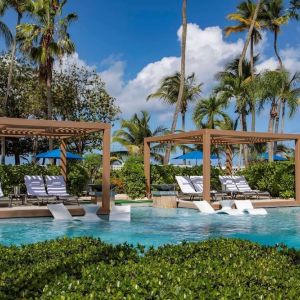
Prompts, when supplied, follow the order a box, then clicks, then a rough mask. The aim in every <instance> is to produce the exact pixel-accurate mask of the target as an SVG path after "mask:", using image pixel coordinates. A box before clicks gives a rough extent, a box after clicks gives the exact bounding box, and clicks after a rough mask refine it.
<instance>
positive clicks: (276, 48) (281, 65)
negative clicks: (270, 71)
mask: <svg viewBox="0 0 300 300" xmlns="http://www.w3.org/2000/svg"><path fill="white" fill-rule="evenodd" d="M277 39H278V32H277V30H274V45H273V46H274V52H275V55H276V57H277V59H278V63H279V67H280V70H282V69H283V64H282V60H281V57H280V55H279V52H278V47H277Z"/></svg>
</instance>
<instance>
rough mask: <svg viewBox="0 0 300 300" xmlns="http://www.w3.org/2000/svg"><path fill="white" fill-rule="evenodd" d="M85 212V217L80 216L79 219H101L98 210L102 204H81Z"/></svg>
mask: <svg viewBox="0 0 300 300" xmlns="http://www.w3.org/2000/svg"><path fill="white" fill-rule="evenodd" d="M81 206H82V208H83V210H84V212H85V214H84V216H83V217H78V218H77V219H79V220H84V221H99V220H100V218H99V217H98V215H97V212H98V211H99V208H100V206H99V205H98V204H86V205H81Z"/></svg>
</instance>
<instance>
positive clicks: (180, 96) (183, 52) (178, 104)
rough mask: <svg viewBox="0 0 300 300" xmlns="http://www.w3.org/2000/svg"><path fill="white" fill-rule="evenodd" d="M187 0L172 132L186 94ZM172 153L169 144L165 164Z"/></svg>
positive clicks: (183, 9)
mask: <svg viewBox="0 0 300 300" xmlns="http://www.w3.org/2000/svg"><path fill="white" fill-rule="evenodd" d="M186 6H187V0H182V36H181V69H180V86H179V93H178V99H177V102H176V108H175V112H174V116H173V121H172V126H171V133H173V132H174V131H175V130H176V126H177V120H178V115H179V112H180V108H181V103H182V99H183V94H184V82H185V57H186V37H187V16H186ZM170 154H171V145H169V144H168V145H167V149H166V153H165V157H164V164H168V162H169V159H170Z"/></svg>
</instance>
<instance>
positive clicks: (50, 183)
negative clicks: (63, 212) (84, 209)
mask: <svg viewBox="0 0 300 300" xmlns="http://www.w3.org/2000/svg"><path fill="white" fill-rule="evenodd" d="M46 185H47V192H48V194H49V195H52V196H55V197H57V198H58V199H59V200H61V201H63V203H65V202H76V203H77V204H78V205H79V202H78V197H76V196H72V195H70V194H69V193H68V192H67V187H66V182H65V179H64V177H63V176H46Z"/></svg>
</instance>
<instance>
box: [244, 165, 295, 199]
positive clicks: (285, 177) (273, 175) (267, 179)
mask: <svg viewBox="0 0 300 300" xmlns="http://www.w3.org/2000/svg"><path fill="white" fill-rule="evenodd" d="M239 173H240V174H242V175H244V176H245V177H246V179H247V181H248V182H249V185H250V186H251V188H253V189H260V190H265V191H269V192H270V194H271V195H272V196H273V197H282V198H294V197H295V164H294V163H293V162H272V163H269V162H259V163H254V164H251V165H249V166H248V167H247V168H246V169H245V170H243V171H241V172H239Z"/></svg>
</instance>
